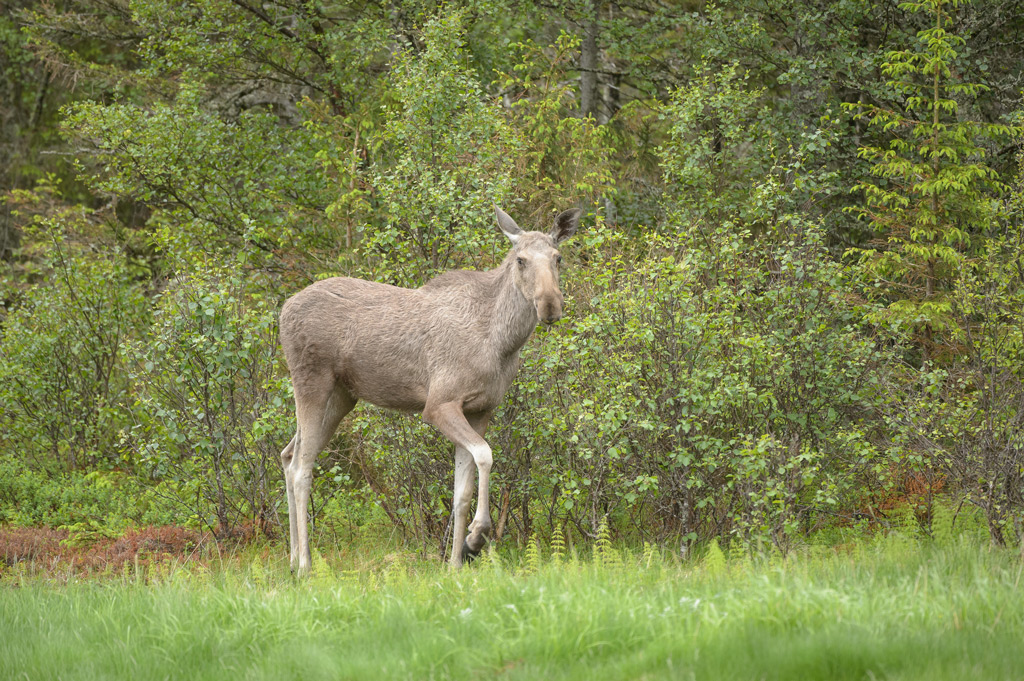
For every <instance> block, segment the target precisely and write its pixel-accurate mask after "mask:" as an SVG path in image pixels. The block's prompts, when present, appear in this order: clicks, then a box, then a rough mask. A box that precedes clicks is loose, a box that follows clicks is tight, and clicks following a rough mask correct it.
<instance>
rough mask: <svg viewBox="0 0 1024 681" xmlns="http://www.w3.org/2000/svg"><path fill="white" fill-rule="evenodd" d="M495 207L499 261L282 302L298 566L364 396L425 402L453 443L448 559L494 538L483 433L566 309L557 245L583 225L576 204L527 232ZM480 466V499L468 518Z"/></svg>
mask: <svg viewBox="0 0 1024 681" xmlns="http://www.w3.org/2000/svg"><path fill="white" fill-rule="evenodd" d="M495 216H496V217H497V221H498V227H499V228H500V230H501V232H503V233H504V234H505V236H506V237H508V239H509V241H511V242H512V249H511V250H510V251H509V253H508V255H507V256H506V257H505V259H504V261H503V262H502V263H501V265H500V266H498V267H496V268H495V269H492V270H488V271H483V272H480V271H471V270H456V271H450V272H446V273H444V274H441V275H439V276H438V277H435V278H434V279H431V280H430V281H428V282H427V283H426V284H425V285H424V286H422V287H421V288H418V289H407V288H399V287H397V286H390V285H388V284H382V283H376V282H371V281H364V280H362V279H352V278H348V277H334V278H331V279H325V280H323V281H319V282H317V283H315V284H312V285H310V286H308V287H306V288H305V289H303V290H302V291H300V292H299V293H297V294H295V295H294V296H292V297H291V298H289V299H288V300H287V301H286V302H285V304H284V306H283V307H282V309H281V319H280V341H281V346H282V348H283V349H284V354H285V359H286V361H287V363H288V370H289V372H290V373H291V378H292V385H293V387H294V392H295V416H296V421H297V427H296V431H295V435H294V437H292V439H291V441H290V442H289V443H288V445H287V446H286V447H285V448H284V450H283V451H282V452H281V463H282V465H283V467H284V477H285V486H286V488H287V491H288V524H289V532H290V547H291V556H290V558H291V566H292V569H293V570H295V571H296V572H297V573H299V574H302V573H304V572H306V571H308V570H309V567H310V561H311V557H310V549H309V530H308V526H307V521H306V513H307V509H308V507H309V496H310V488H311V486H312V483H313V466H314V464H315V462H316V458H317V456H319V454H320V452H321V450H323V448H324V447H325V446H326V445H327V443H328V442H329V441H330V439H331V438H332V437H333V435H334V431H335V429H336V428H337V427H338V424H339V423H340V422H341V419H342V418H343V417H344V416H345V415H346V414H347V413H348V412H350V411H351V410H352V408H353V407H354V406H355V405H356V402H357V401H358V400H366V401H367V402H370V403H372V404H376V405H379V406H382V407H387V408H391V409H398V410H402V411H407V412H420V413H421V414H422V417H423V420H424V421H425V422H427V423H429V424H430V425H432V426H433V427H435V428H436V429H437V430H439V431H440V432H441V434H442V435H444V436H445V437H446V438H448V439H449V440H450V441H451V442H452V443H453V444H454V445H455V485H454V497H453V501H452V514H453V522H452V524H453V526H454V530H453V535H452V553H451V557H450V561H449V563H450V565H451V568H452V569H458V567H459V566H460V565H461V564H462V563H463V561H467V560H471V559H472V558H473V557H475V556H476V555H478V554H479V553H480V550H481V549H482V548H483V546H484V544H485V543H486V541H487V539H488V538H489V536H490V532H491V517H490V510H489V507H488V485H489V479H490V473H491V465H492V463H493V457H492V455H491V448H490V446H488V444H487V442H486V441H485V440H484V433H485V432H486V431H487V425H488V422H489V421H490V418H491V415H492V414H493V413H494V410H495V409H496V408H497V407H498V405H499V404H500V403H501V401H502V399H503V398H504V396H505V392H506V391H507V390H508V388H509V386H510V385H511V383H512V379H513V378H514V377H515V374H516V370H517V369H518V368H519V351H520V350H521V349H522V347H523V346H524V345H525V344H526V341H527V340H528V339H529V337H530V334H531V333H533V330H534V329H535V328H536V327H537V325H538V323H544V324H545V325H550V324H552V323H554V322H556V321H558V320H559V319H560V318H561V317H562V302H563V298H562V292H561V290H560V289H559V284H558V282H559V265H560V263H561V262H562V257H561V255H559V252H558V246H559V244H561V243H562V242H563V241H565V240H566V239H568V238H569V237H571V236H572V235H573V234H574V233H575V232H576V230H577V228H578V227H579V219H580V211H579V209H570V210H566V211H563V212H562V213H560V214H559V215H558V216H557V217H556V218H555V222H554V225H553V227H552V228H551V230H550V231H548V232H534V231H530V232H527V231H523V230H522V229H520V228H519V226H518V225H517V224H516V223H515V221H514V220H513V219H512V218H511V217H509V215H508V214H506V213H505V212H504V211H503V210H501V209H500V208H497V207H495ZM474 468H475V470H476V473H477V475H478V478H479V480H478V487H477V507H476V515H475V516H474V518H473V522H472V523H470V524H469V527H468V528H467V526H466V519H467V516H468V515H469V505H470V501H471V500H472V498H473V489H472V482H473V472H474ZM467 529H468V534H467Z"/></svg>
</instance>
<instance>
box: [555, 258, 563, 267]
mask: <svg viewBox="0 0 1024 681" xmlns="http://www.w3.org/2000/svg"><path fill="white" fill-rule="evenodd" d="M555 262H557V263H558V264H559V265H561V264H562V256H558V257H557V258H555Z"/></svg>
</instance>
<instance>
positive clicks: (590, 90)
mask: <svg viewBox="0 0 1024 681" xmlns="http://www.w3.org/2000/svg"><path fill="white" fill-rule="evenodd" d="M602 4H604V0H590V7H589V9H590V14H589V16H587V17H585V18H584V33H583V44H582V45H581V46H580V115H581V116H583V117H584V118H586V117H587V116H593V117H594V118H595V119H596V118H597V103H598V92H597V49H598V48H597V35H598V33H599V32H600V26H599V25H598V23H597V19H598V16H600V13H601V5H602Z"/></svg>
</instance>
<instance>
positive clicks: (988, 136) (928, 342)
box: [850, 0, 1018, 358]
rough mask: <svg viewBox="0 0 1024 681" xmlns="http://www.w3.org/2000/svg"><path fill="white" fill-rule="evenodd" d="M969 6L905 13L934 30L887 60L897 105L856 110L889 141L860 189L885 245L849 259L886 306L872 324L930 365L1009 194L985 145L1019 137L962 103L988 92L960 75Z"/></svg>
mask: <svg viewBox="0 0 1024 681" xmlns="http://www.w3.org/2000/svg"><path fill="white" fill-rule="evenodd" d="M962 4H964V0H919V1H915V2H905V3H902V4H901V5H900V8H901V9H904V10H906V11H909V12H913V13H922V14H926V15H927V16H928V18H929V24H930V25H929V27H928V28H925V29H924V30H921V31H919V32H918V34H917V44H916V45H914V46H913V48H911V49H906V50H896V51H892V52H889V53H888V54H887V55H886V56H887V59H886V62H885V63H884V64H883V66H882V72H883V74H884V75H885V76H887V77H888V80H887V84H888V86H889V87H890V88H891V89H892V90H894V91H895V94H896V95H897V97H896V99H897V101H898V102H899V104H898V105H897V106H894V107H892V108H886V107H884V106H880V105H866V104H854V105H850V108H852V109H854V110H856V117H858V118H866V119H867V120H868V122H869V125H870V126H872V127H874V128H878V129H880V130H881V132H882V133H884V134H887V135H891V139H890V140H889V142H888V144H887V145H885V146H864V147H861V148H860V150H859V155H860V156H861V158H864V159H867V160H870V161H872V162H873V164H874V165H873V167H872V168H871V174H872V176H873V177H872V178H871V179H869V180H866V181H864V182H861V183H859V184H857V185H856V186H855V187H854V190H859V191H863V192H864V197H865V206H864V207H863V208H861V209H858V212H859V213H860V214H861V216H862V217H865V218H867V219H869V220H870V222H871V223H872V226H873V227H874V229H875V231H876V232H877V233H878V235H879V238H878V239H877V240H876V241H874V242H872V243H871V244H869V245H868V246H867V247H865V248H855V249H852V252H853V253H854V254H856V255H858V256H860V261H861V263H862V265H863V266H864V268H865V271H866V273H867V274H868V275H869V276H870V278H872V279H873V280H874V281H875V283H876V285H877V286H878V289H877V290H879V291H880V292H881V294H882V296H883V302H885V303H886V307H885V308H884V309H883V310H882V312H880V313H879V314H878V315H877V316H876V319H875V321H886V322H889V323H891V324H892V325H894V326H895V327H896V328H898V329H900V330H902V331H906V332H909V333H911V334H913V335H914V336H915V338H916V340H917V341H918V342H919V343H920V345H921V347H922V349H923V352H924V356H925V358H929V357H933V356H934V355H935V354H936V349H937V347H938V345H939V343H940V340H939V338H940V336H941V335H942V334H943V332H944V331H945V329H947V328H948V327H949V325H950V323H951V320H952V304H951V300H950V294H951V291H952V290H953V289H954V288H955V285H956V281H957V279H958V277H959V276H960V275H959V274H958V273H959V272H961V271H963V268H964V267H965V266H966V265H968V264H969V260H970V259H971V258H972V257H973V256H974V255H975V254H976V253H979V252H980V251H981V246H982V245H983V242H984V239H985V237H986V235H987V234H990V233H991V231H992V229H993V227H994V225H995V223H996V220H997V217H998V212H999V201H998V197H999V196H1000V195H1001V194H1003V193H1004V192H1005V191H1006V185H1005V184H1004V183H1003V182H1002V181H1001V179H1000V177H999V173H998V172H997V171H996V170H995V169H994V168H992V167H991V166H990V165H989V163H988V156H989V150H988V148H987V147H986V146H985V142H986V141H995V140H999V139H1000V138H1007V137H1010V136H1011V135H1013V134H1014V133H1017V132H1018V130H1017V129H1015V128H1012V127H1011V126H1008V125H1004V124H998V123H983V122H979V121H973V120H965V119H964V118H963V115H962V112H961V103H962V102H967V101H970V100H973V99H975V98H977V97H978V96H979V95H980V94H981V93H983V92H984V91H985V90H986V89H987V87H986V86H985V85H983V84H979V83H969V82H964V81H962V80H961V79H959V78H958V77H957V69H956V64H957V59H958V57H959V51H960V50H961V49H962V48H963V46H964V44H965V43H964V39H963V38H961V37H960V36H958V35H956V34H955V33H954V32H952V25H953V12H954V11H955V10H956V9H957V8H958V7H959V6H960V5H962Z"/></svg>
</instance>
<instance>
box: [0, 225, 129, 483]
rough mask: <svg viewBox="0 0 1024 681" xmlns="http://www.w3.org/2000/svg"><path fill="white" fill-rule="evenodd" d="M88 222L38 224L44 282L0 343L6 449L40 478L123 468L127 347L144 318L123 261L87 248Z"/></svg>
mask: <svg viewBox="0 0 1024 681" xmlns="http://www.w3.org/2000/svg"><path fill="white" fill-rule="evenodd" d="M82 219H83V218H82V217H81V216H73V215H65V216H62V217H55V218H52V219H48V220H44V221H41V222H39V223H38V224H37V225H36V228H35V229H36V230H37V232H36V233H34V234H33V238H34V239H35V240H37V241H38V242H39V243H40V244H42V245H41V248H44V249H45V254H44V255H43V256H41V258H40V260H41V263H42V265H43V268H42V271H43V272H44V273H45V274H46V278H45V279H44V280H43V281H41V282H40V283H38V284H36V285H35V286H33V287H31V288H30V289H29V290H28V291H27V292H26V293H25V294H24V295H23V296H22V298H21V299H20V301H19V305H18V307H16V308H15V309H14V310H13V311H12V312H11V314H10V315H9V316H8V317H7V319H6V320H5V321H4V325H3V327H2V332H3V336H2V337H0V349H2V352H0V444H2V445H3V449H4V450H5V451H11V452H17V453H18V456H19V458H20V460H21V461H23V462H24V463H25V464H26V465H29V466H33V467H35V468H36V469H39V470H44V469H45V470H55V469H63V470H65V471H74V470H77V469H79V468H83V467H94V466H99V467H103V468H106V467H110V466H112V465H116V464H117V463H118V456H117V448H116V446H115V445H116V442H117V435H116V433H117V430H118V429H119V428H120V426H121V424H123V423H124V419H125V418H126V413H125V410H124V409H123V405H124V395H125V392H126V389H127V386H126V383H125V380H124V375H123V370H122V366H121V364H122V358H121V355H120V344H121V341H122V340H124V339H125V338H127V337H128V336H129V335H131V334H132V333H134V332H135V329H136V327H137V326H138V325H140V324H141V323H142V322H143V321H144V320H145V318H146V305H145V301H144V299H143V297H142V293H141V291H140V289H139V286H138V285H137V284H136V283H135V282H134V281H133V279H132V277H131V275H130V272H129V270H128V267H127V265H126V263H125V260H124V258H123V257H122V255H121V254H120V253H118V252H117V251H114V252H113V253H111V254H110V255H109V256H105V255H100V254H96V253H89V252H88V251H86V250H84V249H81V248H80V247H79V246H78V245H77V244H76V242H75V239H74V237H72V236H69V234H70V233H71V232H70V230H71V229H73V228H75V227H76V225H77V226H79V227H80V226H81V224H80V221H81V220H82Z"/></svg>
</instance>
